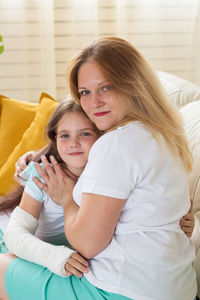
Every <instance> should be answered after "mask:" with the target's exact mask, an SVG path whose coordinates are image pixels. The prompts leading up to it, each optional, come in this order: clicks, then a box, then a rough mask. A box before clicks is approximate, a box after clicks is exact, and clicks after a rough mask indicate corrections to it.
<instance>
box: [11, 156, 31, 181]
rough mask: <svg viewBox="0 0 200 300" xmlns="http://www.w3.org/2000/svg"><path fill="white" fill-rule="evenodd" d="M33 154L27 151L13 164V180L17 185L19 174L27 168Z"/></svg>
mask: <svg viewBox="0 0 200 300" xmlns="http://www.w3.org/2000/svg"><path fill="white" fill-rule="evenodd" d="M34 154H35V152H34V151H29V152H27V153H25V154H24V155H23V156H21V157H20V158H19V159H18V161H17V162H16V164H15V174H14V179H15V181H16V182H17V183H19V184H20V182H21V181H20V177H19V174H20V173H21V172H22V171H23V170H24V169H25V168H26V167H27V164H28V163H29V162H30V161H31V160H32V159H33V156H34Z"/></svg>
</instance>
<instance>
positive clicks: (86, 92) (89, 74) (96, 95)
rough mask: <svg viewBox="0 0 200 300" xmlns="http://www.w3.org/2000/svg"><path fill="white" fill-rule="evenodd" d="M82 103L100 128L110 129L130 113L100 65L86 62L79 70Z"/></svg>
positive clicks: (79, 88)
mask: <svg viewBox="0 0 200 300" xmlns="http://www.w3.org/2000/svg"><path fill="white" fill-rule="evenodd" d="M78 90H79V93H80V103H81V106H82V108H83V109H84V111H85V112H86V114H87V115H88V117H89V118H90V119H91V120H92V121H93V122H94V123H95V125H96V126H97V128H98V129H100V130H103V131H104V130H109V129H110V128H112V127H113V126H115V125H117V124H118V123H119V122H120V121H122V120H123V119H124V118H125V117H126V116H127V114H128V109H127V105H126V101H125V100H124V101H123V99H121V98H120V96H119V93H117V91H116V90H115V89H114V88H113V87H112V84H111V83H110V82H109V81H108V80H107V78H106V77H105V75H104V73H103V72H102V70H101V68H100V67H99V65H98V64H97V63H95V62H86V63H84V64H83V65H81V67H80V69H79V72H78Z"/></svg>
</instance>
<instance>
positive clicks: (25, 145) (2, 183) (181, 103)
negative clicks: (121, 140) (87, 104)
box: [0, 71, 200, 297]
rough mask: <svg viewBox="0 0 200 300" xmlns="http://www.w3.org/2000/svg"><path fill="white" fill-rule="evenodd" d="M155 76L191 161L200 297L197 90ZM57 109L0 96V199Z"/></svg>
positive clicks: (44, 97)
mask: <svg viewBox="0 0 200 300" xmlns="http://www.w3.org/2000/svg"><path fill="white" fill-rule="evenodd" d="M157 75H158V78H159V80H160V82H161V84H162V85H163V87H164V89H165V90H166V93H167V94H168V96H169V101H172V102H173V103H175V104H176V105H177V106H178V107H179V109H180V112H181V114H182V117H183V120H184V128H185V132H186V135H187V138H188V142H189V146H190V149H191V152H192V154H193V158H194V163H193V169H192V171H191V172H190V173H189V174H188V183H189V190H190V196H191V198H192V199H193V201H194V204H193V209H194V215H195V229H194V232H193V236H192V241H193V243H194V245H195V248H196V253H197V258H196V261H195V269H196V272H197V280H198V286H199V291H198V296H199V297H200V86H197V85H195V84H194V83H192V82H189V81H187V80H184V79H182V78H180V77H176V76H174V75H172V74H169V73H167V72H162V71H157ZM27 100H28V99H27ZM57 105H58V102H57V101H56V100H55V99H54V98H53V97H51V96H50V95H48V94H47V93H42V94H41V96H40V99H39V101H37V100H36V102H35V103H30V102H28V101H27V102H25V101H20V100H19V99H18V100H16V99H11V98H8V97H7V96H3V95H0V140H1V147H0V196H1V195H5V194H6V193H7V192H8V191H9V190H10V189H12V187H13V186H14V185H16V183H15V181H14V180H13V176H14V172H15V162H16V161H17V159H18V158H19V157H20V156H22V155H23V154H24V153H25V152H27V151H30V150H36V151H37V150H38V149H40V148H41V147H43V146H44V145H45V143H46V140H45V137H44V129H45V126H46V124H47V121H48V119H49V117H50V115H51V114H52V112H53V111H54V109H55V108H56V106H57Z"/></svg>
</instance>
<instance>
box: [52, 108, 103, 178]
mask: <svg viewBox="0 0 200 300" xmlns="http://www.w3.org/2000/svg"><path fill="white" fill-rule="evenodd" d="M97 138H98V134H97V132H96V131H95V128H94V125H93V124H92V122H91V121H90V120H89V119H88V118H87V117H86V116H84V114H83V113H81V112H70V113H66V115H64V116H63V117H62V118H61V119H60V121H59V122H58V126H57V136H56V143H57V149H58V153H59V154H60V157H61V158H62V160H63V161H64V162H65V163H66V165H67V167H68V169H69V170H70V171H71V172H72V173H73V174H74V175H77V176H80V175H81V173H82V171H83V169H84V167H85V165H86V163H87V160H88V154H89V151H90V148H91V147H92V145H93V144H94V142H95V141H96V140H97Z"/></svg>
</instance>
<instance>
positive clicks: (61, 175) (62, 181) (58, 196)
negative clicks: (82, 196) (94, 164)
mask: <svg viewBox="0 0 200 300" xmlns="http://www.w3.org/2000/svg"><path fill="white" fill-rule="evenodd" d="M41 160H42V163H43V166H44V168H42V167H41V166H40V165H39V163H35V167H36V169H37V171H38V173H39V175H40V176H41V178H42V179H43V181H44V182H41V181H40V180H39V179H38V178H37V177H34V178H33V180H34V182H35V183H36V184H37V186H38V187H39V188H40V189H42V190H43V191H44V192H45V193H47V194H48V195H49V196H50V197H51V198H52V199H53V200H54V201H55V202H56V203H57V204H59V205H63V201H67V200H68V199H70V200H71V199H72V191H73V188H74V185H75V183H76V181H77V177H76V176H74V175H73V174H72V173H70V172H69V171H68V170H66V169H63V168H62V167H61V166H60V165H59V164H58V162H57V161H56V159H55V158H54V157H53V156H50V161H51V164H50V163H49V162H48V160H47V159H46V157H45V156H42V157H41Z"/></svg>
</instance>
